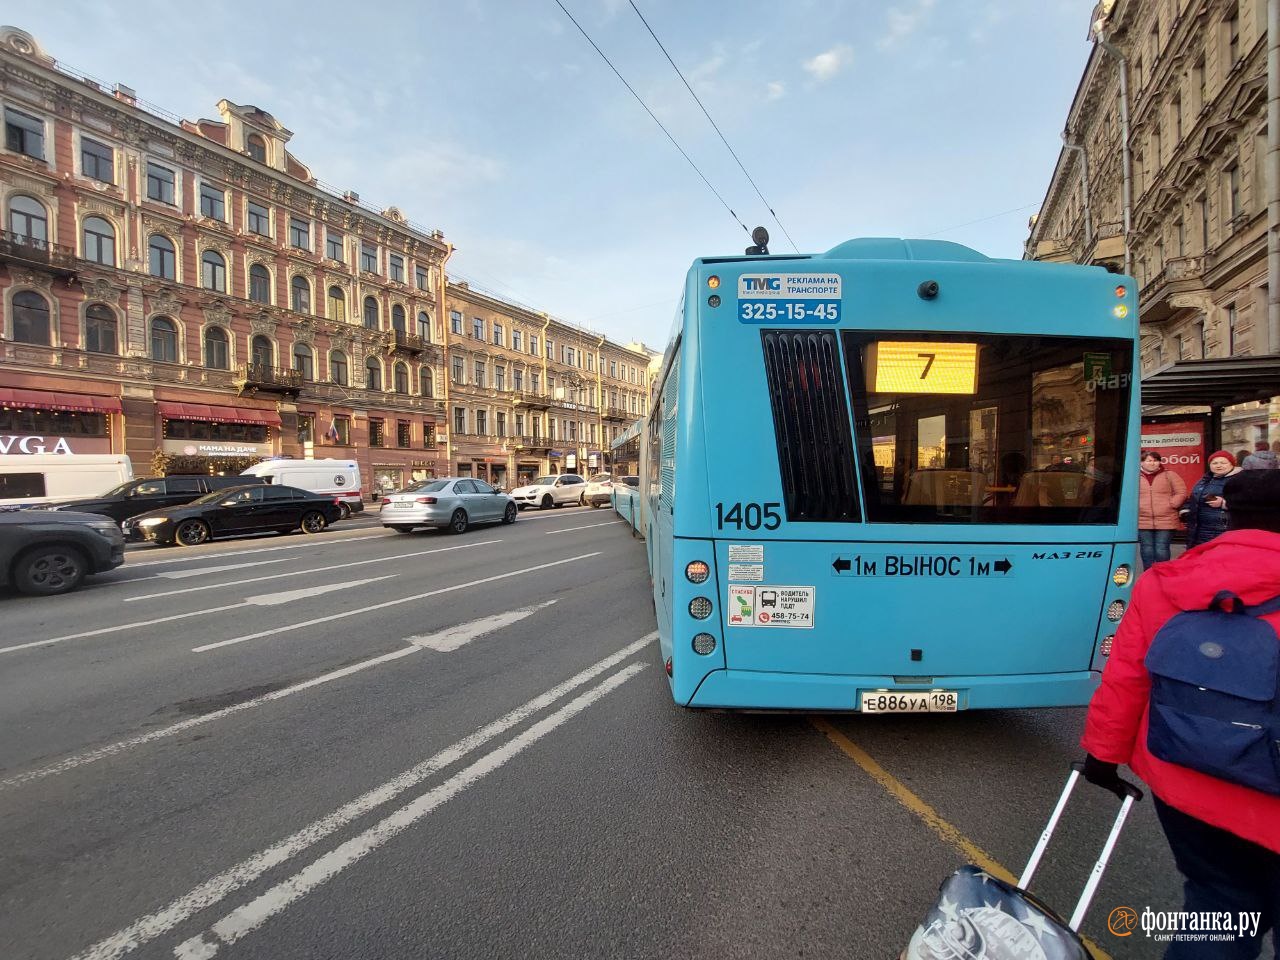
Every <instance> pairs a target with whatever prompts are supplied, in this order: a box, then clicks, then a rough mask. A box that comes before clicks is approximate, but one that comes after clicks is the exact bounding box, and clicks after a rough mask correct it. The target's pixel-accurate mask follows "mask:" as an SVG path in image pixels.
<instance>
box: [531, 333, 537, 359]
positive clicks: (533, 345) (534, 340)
mask: <svg viewBox="0 0 1280 960" xmlns="http://www.w3.org/2000/svg"><path fill="white" fill-rule="evenodd" d="M529 352H530V353H531V354H533V355H534V356H535V357H536V356H537V355H538V337H537V335H536V334H532V333H531V334H529Z"/></svg>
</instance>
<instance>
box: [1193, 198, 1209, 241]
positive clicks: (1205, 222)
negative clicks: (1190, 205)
mask: <svg viewBox="0 0 1280 960" xmlns="http://www.w3.org/2000/svg"><path fill="white" fill-rule="evenodd" d="M1196 205H1197V206H1198V207H1199V208H1200V252H1201V253H1208V252H1209V198H1208V196H1203V197H1201V198H1200V199H1199V200H1197V201H1196Z"/></svg>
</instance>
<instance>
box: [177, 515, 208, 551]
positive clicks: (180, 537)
mask: <svg viewBox="0 0 1280 960" xmlns="http://www.w3.org/2000/svg"><path fill="white" fill-rule="evenodd" d="M173 539H174V540H176V541H177V542H178V543H180V544H182V545H183V546H184V547H197V546H199V545H200V544H202V543H208V541H209V525H208V524H207V523H205V522H204V521H203V520H183V521H182V522H181V523H180V524H178V529H177V530H175V531H174V532H173Z"/></svg>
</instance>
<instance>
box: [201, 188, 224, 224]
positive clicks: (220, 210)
mask: <svg viewBox="0 0 1280 960" xmlns="http://www.w3.org/2000/svg"><path fill="white" fill-rule="evenodd" d="M200 214H201V216H205V217H208V218H209V219H210V220H221V221H222V222H224V223H225V222H226V220H227V195H226V193H225V191H223V190H220V189H219V188H217V187H215V186H213V185H212V184H208V183H202V184H200Z"/></svg>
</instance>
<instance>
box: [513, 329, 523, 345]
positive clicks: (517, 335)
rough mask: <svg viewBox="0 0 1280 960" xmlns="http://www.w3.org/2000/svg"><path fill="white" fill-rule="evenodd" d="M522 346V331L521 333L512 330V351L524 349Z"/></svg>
mask: <svg viewBox="0 0 1280 960" xmlns="http://www.w3.org/2000/svg"><path fill="white" fill-rule="evenodd" d="M522 346H523V345H522V344H521V342H520V331H519V330H512V331H511V349H512V350H519V349H521V348H522Z"/></svg>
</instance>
